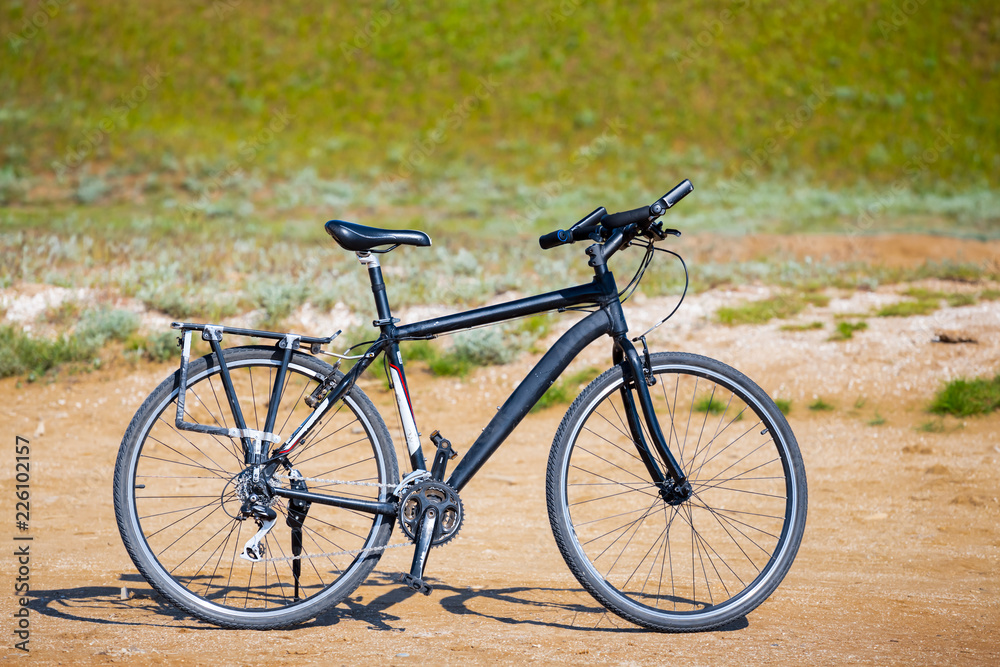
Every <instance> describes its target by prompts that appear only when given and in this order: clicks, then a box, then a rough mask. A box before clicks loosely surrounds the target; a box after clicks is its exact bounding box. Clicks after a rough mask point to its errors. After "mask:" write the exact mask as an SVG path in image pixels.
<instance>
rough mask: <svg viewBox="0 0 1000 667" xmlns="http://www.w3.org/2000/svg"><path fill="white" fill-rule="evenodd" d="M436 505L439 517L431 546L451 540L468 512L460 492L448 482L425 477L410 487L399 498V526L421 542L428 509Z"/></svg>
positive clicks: (413, 538) (413, 539) (414, 539)
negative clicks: (419, 533)
mask: <svg viewBox="0 0 1000 667" xmlns="http://www.w3.org/2000/svg"><path fill="white" fill-rule="evenodd" d="M431 508H434V509H435V510H436V511H437V516H438V517H439V518H438V520H437V521H436V522H435V523H434V537H433V539H432V540H431V546H435V547H436V546H440V545H442V544H445V543H446V542H449V541H451V540H452V539H453V538H454V537H455V536H456V535H458V531H459V530H461V528H462V519H463V518H464V512H463V510H462V499H461V498H459V497H458V492H457V491H455V489H453V488H451V487H450V486H448V485H447V484H445V483H444V482H438V481H434V480H424V481H422V482H417V483H416V484H414V485H413V486H411V487H409V488H407V489H406V490H405V491H404V492H403V495H402V497H401V498H400V500H399V526H400V528H402V529H403V533H404V534H405V535H406V536H407V537H408V538H410V540H411V541H412V542H416V541H417V531H418V530H419V529H420V522H421V521H422V520H423V517H424V512H426V511H427V510H428V509H431Z"/></svg>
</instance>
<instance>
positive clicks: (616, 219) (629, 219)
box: [601, 206, 649, 229]
mask: <svg viewBox="0 0 1000 667" xmlns="http://www.w3.org/2000/svg"><path fill="white" fill-rule="evenodd" d="M647 220H649V207H648V206H640V207H639V208H636V209H632V210H631V211H622V212H621V213H612V214H611V215H606V216H604V218H603V219H602V220H601V226H602V227H604V228H605V229H615V228H617V227H624V226H625V225H631V224H632V223H633V222H646V221H647Z"/></svg>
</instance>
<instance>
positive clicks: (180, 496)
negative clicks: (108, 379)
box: [129, 358, 389, 619]
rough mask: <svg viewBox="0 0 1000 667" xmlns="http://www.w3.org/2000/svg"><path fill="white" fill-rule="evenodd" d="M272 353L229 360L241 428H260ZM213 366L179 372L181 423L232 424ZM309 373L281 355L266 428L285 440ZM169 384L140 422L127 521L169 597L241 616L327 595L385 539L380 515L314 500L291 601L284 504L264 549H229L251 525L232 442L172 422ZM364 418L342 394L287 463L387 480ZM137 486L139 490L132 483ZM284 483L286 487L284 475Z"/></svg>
mask: <svg viewBox="0 0 1000 667" xmlns="http://www.w3.org/2000/svg"><path fill="white" fill-rule="evenodd" d="M279 363H280V362H279V361H278V360H268V359H262V358H255V359H248V360H232V361H228V365H229V369H230V373H231V375H232V379H233V383H234V386H235V388H236V394H237V396H239V397H240V403H241V409H242V411H243V414H244V418H245V419H246V422H247V425H248V426H249V427H251V428H258V429H260V428H262V427H263V425H264V424H263V422H264V418H265V415H266V412H267V400H268V398H269V395H270V390H271V387H272V384H273V381H274V374H275V370H276V368H277V366H278V365H279ZM216 370H217V369H216V368H209V369H206V370H204V371H202V372H200V373H198V374H196V375H194V376H193V377H192V378H191V379H190V380H189V389H188V396H187V402H186V405H185V411H186V412H187V415H186V417H185V419H186V420H187V421H193V422H195V423H207V424H212V425H223V426H231V425H233V424H232V418H231V415H230V412H229V407H228V404H227V403H226V399H225V392H224V391H223V390H222V385H221V380H220V378H219V376H218V374H217V373H216V372H214V371H216ZM317 377H318V374H317V373H316V371H314V370H312V369H309V368H307V367H305V366H302V365H299V364H295V363H292V364H290V365H289V367H288V376H287V377H286V383H285V388H284V390H283V393H282V399H281V405H280V407H279V410H278V415H277V419H276V422H275V432H277V433H279V434H281V435H282V436H283V437H286V438H287V437H288V436H289V435H290V434H291V431H292V430H293V429H294V428H295V426H297V425H298V424H299V423H301V421H302V420H304V419H305V416H306V415H307V414H308V413H309V409H308V408H307V407H306V406H305V404H304V402H303V400H302V399H303V398H304V397H305V396H308V394H309V392H310V391H311V390H312V389H313V388H314V387H315V386H316V385H317V383H318V379H317ZM176 396H177V392H176V391H175V392H173V393H172V394H171V395H170V396H169V397H167V398H166V399H165V400H164V401H163V402H162V403H160V405H158V406H157V407H156V408H155V409H154V410H153V411H152V415H153V416H152V417H151V418H150V419H149V420H148V421H147V422H146V423H145V424H143V426H142V428H141V430H140V433H139V436H138V438H139V440H140V442H141V443H142V446H141V447H136V448H135V451H134V453H133V457H132V460H131V461H130V465H129V470H130V471H131V479H130V482H129V483H130V485H131V486H132V487H133V488H132V492H131V493H130V494H129V503H130V504H131V508H132V511H131V512H130V513H129V520H130V522H131V525H132V527H133V530H134V533H135V535H136V536H137V537H136V540H135V541H136V542H137V545H136V546H137V547H138V548H139V549H141V550H143V551H144V552H145V553H146V554H147V556H148V558H149V560H150V561H151V566H152V567H154V568H157V569H158V570H159V571H160V574H161V576H160V577H159V578H158V580H159V581H161V582H162V583H163V584H164V585H165V586H166V587H167V588H168V589H169V590H168V591H165V592H166V593H168V595H169V596H171V597H174V598H175V599H179V600H181V601H183V602H185V603H187V604H188V605H193V606H195V607H198V608H201V609H205V610H222V611H224V612H226V613H227V614H229V615H230V616H233V615H235V616H236V617H245V618H247V619H253V618H263V617H268V616H274V615H279V614H281V613H287V611H288V610H289V608H291V607H302V606H313V605H316V604H319V603H322V602H324V601H325V599H326V598H329V596H330V595H334V594H336V593H337V591H338V589H339V588H341V585H344V584H345V583H346V585H351V584H350V582H347V580H348V579H351V578H352V577H351V575H352V574H354V573H355V572H357V571H359V570H360V569H361V568H362V566H363V561H365V560H366V557H367V556H369V555H370V553H369V554H364V553H362V554H357V553H346V554H341V555H336V556H334V555H326V556H322V557H319V555H320V554H333V553H338V554H339V553H340V552H357V551H359V550H362V549H370V548H373V547H375V548H377V547H379V546H381V544H382V543H383V542H384V541H385V539H384V538H385V535H384V533H385V532H386V531H384V530H380V528H382V527H383V526H384V524H385V519H384V518H383V517H381V516H374V517H373V516H371V515H366V514H360V513H356V512H352V511H349V510H343V509H339V508H332V507H328V506H322V505H316V504H313V505H312V507H311V508H310V509H309V512H308V515H307V517H306V519H305V521H304V525H303V526H302V538H301V545H302V546H301V554H300V555H301V556H303V558H301V559H300V565H299V569H300V574H299V597H298V598H295V595H294V593H295V591H294V588H295V586H294V583H295V576H294V574H293V563H294V560H292V559H290V557H291V556H292V555H293V554H292V553H291V552H292V549H293V547H292V544H291V541H292V537H291V529H290V527H289V526H288V524H287V521H286V520H287V517H288V502H287V501H286V500H285V499H281V498H276V499H275V500H274V502H273V505H272V508H273V509H274V510H275V511H276V512H277V515H278V518H277V521H276V523H275V525H274V527H273V528H272V530H271V532H270V533H269V534H268V535H267V536H266V537H265V539H264V540H263V544H264V545H265V549H266V558H269V559H285V560H271V561H266V562H259V563H251V562H248V561H245V560H243V559H241V558H239V556H238V554H239V553H240V552H241V551H242V550H243V546H244V545H245V543H246V542H247V540H249V539H250V538H251V537H252V536H253V535H254V533H256V532H257V528H258V527H257V525H256V524H255V523H254V522H253V521H252V520H246V521H239V520H238V519H236V518H235V516H234V515H238V514H237V512H236V511H234V510H238V509H239V506H240V504H241V503H240V501H239V499H238V498H237V494H236V480H237V476H238V475H239V473H240V472H241V471H242V470H243V462H242V454H241V452H240V451H239V446H240V445H239V442H233V441H231V440H230V439H228V438H219V437H215V436H208V435H204V434H198V433H192V432H188V431H179V430H178V429H177V428H176V427H175V426H174V424H173V421H174V417H175V410H176V402H175V399H176ZM377 437H378V436H377V431H376V428H375V425H374V424H372V423H371V421H370V420H369V419H368V418H367V417H366V415H365V414H364V412H363V411H362V410H361V409H360V407H359V405H358V404H357V403H356V402H355V401H353V400H352V399H351V398H350V397H347V398H345V400H344V401H342V402H341V404H340V405H338V406H336V407H335V408H334V409H332V410H331V411H330V413H328V414H327V415H326V416H325V417H324V418H323V420H321V422H319V423H318V424H317V425H316V426H315V427H314V428H313V429H312V430H311V431H310V433H309V435H308V436H307V437H306V438H305V439H304V440H303V442H302V443H301V444H300V445H299V446H298V447H297V448H296V450H295V451H293V452H292V455H291V456H290V459H291V462H292V466H293V468H294V469H296V470H299V471H300V472H301V474H302V475H303V476H304V477H306V478H310V477H315V478H323V479H336V480H347V481H354V482H362V483H372V482H375V483H387V482H388V481H389V480H388V479H387V472H386V470H387V465H386V461H385V460H384V457H383V455H382V452H381V450H380V447H379V446H378V445H379V443H378V442H377ZM307 484H308V488H309V490H310V491H315V492H318V493H324V492H327V493H337V494H338V495H344V496H351V497H357V498H364V499H368V500H381V499H384V497H385V495H386V493H385V491H384V489H380V488H379V487H376V486H360V485H352V486H343V485H332V484H329V483H323V482H312V481H310V482H307ZM137 485H143V486H144V488H135V487H136V486H137ZM282 485H283V486H286V487H287V486H288V483H287V482H285V483H283V484H282ZM380 539H381V541H379V540H380Z"/></svg>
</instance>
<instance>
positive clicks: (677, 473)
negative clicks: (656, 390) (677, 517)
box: [612, 335, 691, 505]
mask: <svg viewBox="0 0 1000 667" xmlns="http://www.w3.org/2000/svg"><path fill="white" fill-rule="evenodd" d="M643 344H644V345H645V342H644V343H643ZM645 358H646V363H647V364H648V363H649V355H648V354H646V356H645ZM612 359H613V361H614V363H615V365H616V366H619V367H620V368H621V369H622V376H623V378H624V381H625V382H624V384H623V385H622V388H621V390H620V393H621V397H622V403H623V404H624V407H625V417H626V419H627V421H628V427H629V431H631V435H632V442H633V444H634V445H635V448H636V451H637V452H638V454H639V458H640V459H641V460H642V463H643V465H645V466H646V471H647V472H648V473H649V477H650V479H651V480H652V481H653V484H654V485H655V486H656V487H657V488H658V489H659V490H660V496H661V497H662V498H663V500H664V501H666V502H667V503H669V504H671V505H679V504H680V503H682V502H684V501H685V500H687V499H688V498H689V497H690V496H691V485H690V483H688V479H687V476H686V475H685V474H684V471H683V469H682V468H681V464H680V462H678V461H677V459H676V458H674V455H673V453H672V452H671V451H670V447H669V446H668V442H667V440H666V439H665V438H664V437H663V431H662V430H661V429H660V422H659V420H658V419H657V418H656V412H655V410H654V409H653V399H652V397H651V396H650V394H649V386H648V384H647V378H650V379H651V378H652V377H653V376H652V372H651V371H652V368H649V369H647V368H646V367H645V366H644V364H643V360H642V359H641V358H640V357H639V353H638V351H636V349H635V346H634V345H632V342H631V341H629V339H628V337H627V336H625V335H619V336H616V337H615V346H614V350H613V352H612ZM633 391H634V392H635V394H636V395H638V397H639V405H640V406H641V407H642V414H643V418H644V421H645V426H646V430H645V432H644V431H643V428H642V427H643V423H642V422H640V421H639V412H638V410H636V405H635V398H634V396H633V393H632V392H633ZM646 433H648V434H649V440H652V446H653V447H652V450H651V449H650V443H649V442H648V441H647V438H646ZM660 462H662V463H663V465H664V466H665V467H666V474H664V471H663V470H661V468H660Z"/></svg>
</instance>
